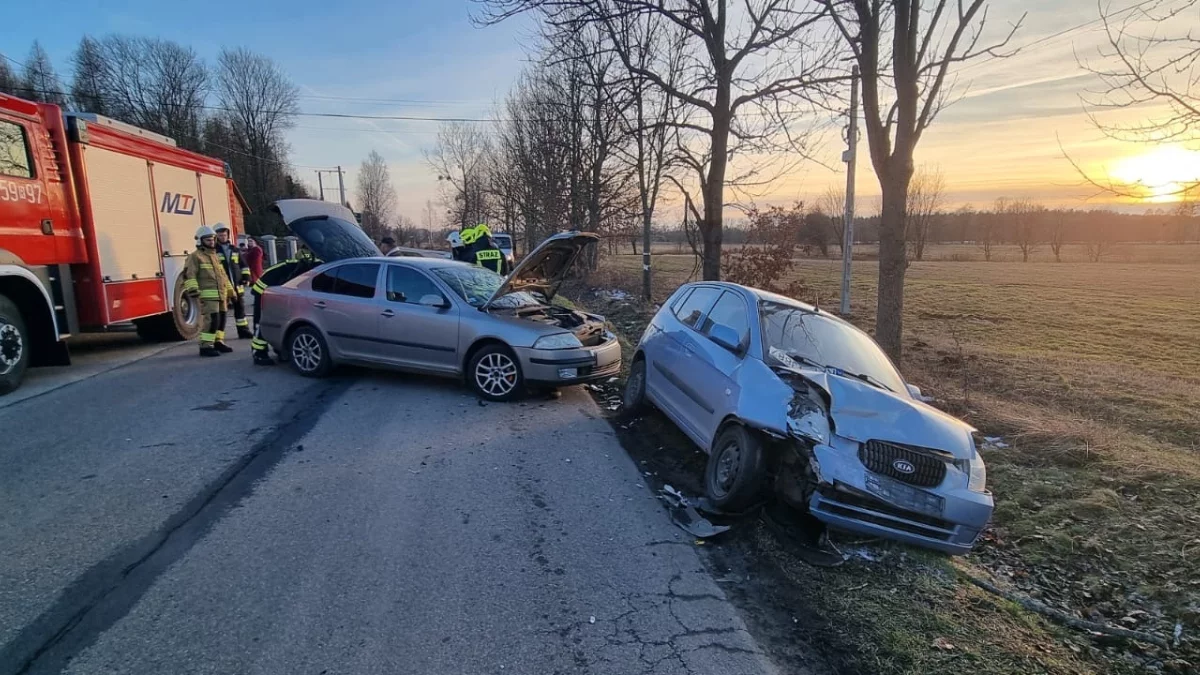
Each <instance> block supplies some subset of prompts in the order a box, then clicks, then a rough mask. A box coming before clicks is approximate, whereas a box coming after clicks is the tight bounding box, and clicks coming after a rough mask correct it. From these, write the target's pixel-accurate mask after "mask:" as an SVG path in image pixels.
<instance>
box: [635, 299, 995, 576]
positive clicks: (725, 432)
mask: <svg viewBox="0 0 1200 675" xmlns="http://www.w3.org/2000/svg"><path fill="white" fill-rule="evenodd" d="M919 397H920V390H918V389H917V388H916V387H913V386H912V385H909V384H907V383H906V382H905V381H904V378H903V377H902V376H901V375H900V372H899V371H898V370H897V369H896V367H895V366H894V365H893V364H892V362H891V360H890V359H888V357H887V355H886V354H884V352H883V350H882V349H880V348H879V345H877V344H876V343H875V341H874V340H872V339H871V337H870V336H869V335H867V334H866V333H864V332H862V331H861V330H859V329H858V328H855V327H854V326H853V325H851V324H849V323H847V322H846V321H843V320H842V319H839V318H838V317H835V316H833V315H831V314H829V313H827V312H823V311H820V310H818V309H817V308H815V307H812V306H810V305H806V304H804V303H800V302H797V301H795V300H792V299H790V298H785V297H782V296H779V295H775V294H773V293H768V292H766V291H760V290H757V289H753V288H746V287H745V286H739V285H737V284H730V283H716V282H702V283H694V284H686V285H684V286H682V287H680V288H679V290H678V291H676V292H675V294H674V295H673V296H672V297H671V298H670V300H668V301H667V303H666V304H665V305H663V307H662V309H661V310H659V312H658V314H657V315H656V316H655V317H654V320H653V321H652V322H651V323H650V325H649V326H647V328H646V330H645V332H644V333H643V335H642V339H641V342H640V344H639V345H638V347H637V351H636V353H635V356H634V361H633V364H632V366H631V367H630V375H629V379H628V380H627V383H626V390H625V406H626V408H628V409H630V410H631V411H632V410H637V409H638V408H640V407H643V406H645V404H646V403H651V404H653V405H654V406H655V407H657V408H659V409H661V410H662V412H663V413H664V414H666V416H667V417H669V418H670V419H671V420H672V421H673V422H674V423H675V424H676V425H677V426H678V427H679V428H680V429H681V430H682V431H683V432H684V433H685V434H687V436H688V437H690V438H691V439H692V440H693V441H694V442H695V443H696V445H698V446H699V447H700V448H701V449H702V450H704V451H705V452H707V453H708V455H709V457H708V467H707V470H706V473H705V488H706V491H707V492H708V494H709V497H711V498H712V500H713V501H714V502H715V503H716V504H717V505H718V506H720V507H722V508H726V509H729V510H739V509H741V508H744V507H746V506H749V505H750V504H752V503H754V502H756V501H758V500H760V499H762V497H763V493H764V491H765V490H768V489H769V490H772V491H773V492H774V494H775V495H777V496H778V497H779V498H780V499H782V500H783V501H784V502H786V503H790V504H792V505H793V506H796V507H797V508H799V509H802V510H807V511H808V512H809V513H811V514H812V515H813V516H815V517H816V518H817V519H819V520H821V521H823V522H825V523H826V524H828V525H830V526H833V527H837V528H841V529H845V530H851V531H855V532H861V533H866V534H870V535H876V536H883V537H888V538H891V539H897V540H902V541H906V542H909V543H912V544H917V545H920V546H925V547H928V548H933V549H937V550H941V551H946V552H949V553H965V552H967V551H969V550H970V548H971V546H972V544H974V542H975V539H976V537H977V536H978V535H979V533H980V531H981V530H983V528H984V527H985V526H986V525H987V522H988V519H989V518H990V517H991V514H992V506H993V504H992V495H991V493H989V492H988V491H987V487H986V482H987V475H986V472H985V468H984V464H983V459H982V458H981V457H980V456H979V453H978V451H977V450H976V443H975V438H974V434H975V429H973V428H972V427H971V426H970V425H968V424H966V423H965V422H962V421H960V420H958V419H955V418H954V417H951V416H949V415H947V414H945V413H943V412H941V411H939V410H937V409H935V408H933V407H931V406H928V405H926V404H925V403H923V402H921V401H920V400H919Z"/></svg>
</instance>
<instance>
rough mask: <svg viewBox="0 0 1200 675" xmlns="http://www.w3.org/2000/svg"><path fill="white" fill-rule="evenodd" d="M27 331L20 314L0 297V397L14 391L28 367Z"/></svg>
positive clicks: (9, 302) (10, 303) (28, 346)
mask: <svg viewBox="0 0 1200 675" xmlns="http://www.w3.org/2000/svg"><path fill="white" fill-rule="evenodd" d="M29 349H30V344H29V331H27V330H26V329H25V320H24V319H23V318H21V312H20V311H18V310H17V306H16V305H15V304H13V303H12V301H10V300H9V299H8V298H6V297H4V296H2V295H0V396H3V395H4V394H7V393H8V392H10V391H12V390H14V389H16V388H17V387H18V386H20V384H21V378H23V377H24V376H25V368H26V367H27V366H28V365H29Z"/></svg>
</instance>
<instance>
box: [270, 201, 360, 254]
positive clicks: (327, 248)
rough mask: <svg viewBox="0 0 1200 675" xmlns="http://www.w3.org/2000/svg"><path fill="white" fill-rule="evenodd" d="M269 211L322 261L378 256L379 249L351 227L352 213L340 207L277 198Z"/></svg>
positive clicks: (356, 226)
mask: <svg viewBox="0 0 1200 675" xmlns="http://www.w3.org/2000/svg"><path fill="white" fill-rule="evenodd" d="M272 208H273V210H274V211H276V212H277V213H278V214H279V215H280V216H281V217H282V218H283V222H284V224H285V225H287V228H288V230H289V231H290V232H291V233H292V234H294V235H296V237H297V238H299V239H300V241H302V242H304V243H305V244H306V245H307V246H308V249H309V250H310V251H312V252H313V255H315V256H316V257H317V258H319V259H320V260H321V261H323V262H333V261H335V260H345V259H346V258H369V257H371V256H377V255H379V248H378V247H377V246H375V244H373V243H371V239H370V237H368V236H367V235H366V234H364V233H363V231H362V228H360V227H359V226H358V225H357V224H355V218H354V212H353V211H351V210H350V209H348V208H346V207H345V206H342V205H341V204H335V203H334V202H323V201H320V200H317V199H281V200H279V201H277V202H275V204H274V205H273V206H272Z"/></svg>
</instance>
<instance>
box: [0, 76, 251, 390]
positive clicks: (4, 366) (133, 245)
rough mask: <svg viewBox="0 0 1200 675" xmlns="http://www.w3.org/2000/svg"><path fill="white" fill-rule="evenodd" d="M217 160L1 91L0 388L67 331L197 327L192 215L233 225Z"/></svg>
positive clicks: (236, 223) (234, 210)
mask: <svg viewBox="0 0 1200 675" xmlns="http://www.w3.org/2000/svg"><path fill="white" fill-rule="evenodd" d="M244 208H245V202H244V200H242V198H241V196H240V194H239V193H238V191H237V188H236V186H234V184H233V181H232V180H230V178H229V171H228V168H227V167H226V166H225V164H224V163H223V162H221V160H218V159H213V158H211V157H205V156H203V155H198V154H196V153H194V152H189V151H187V150H183V149H181V148H179V147H177V146H176V143H175V141H174V140H172V139H170V138H167V137H166V136H161V135H159V134H155V133H151V132H149V131H146V130H143V129H139V128H137V127H134V126H131V125H128V124H124V123H122V122H118V121H116V120H111V119H108V118H104V117H100V116H98V115H90V114H76V113H67V114H66V115H64V114H63V112H62V111H61V110H59V108H58V107H57V106H53V105H48V104H42V103H32V102H30V101H25V100H22V99H19V98H13V97H11V96H6V95H4V94H0V395H2V394H5V393H8V392H10V391H12V390H13V389H16V388H17V387H18V386H19V385H20V383H21V378H22V376H23V375H24V373H25V370H26V368H27V367H29V366H39V365H65V364H67V363H69V361H70V357H69V353H68V351H67V339H68V338H69V337H70V336H71V335H73V334H75V333H78V332H80V331H89V330H103V329H106V328H108V327H110V326H113V325H115V324H127V323H130V322H132V323H133V324H135V325H136V326H137V330H138V333H139V334H141V335H142V336H143V337H146V338H148V339H159V340H183V339H189V338H192V337H195V335H196V334H197V333H198V332H199V324H200V317H199V312H198V307H197V305H196V304H195V303H193V302H191V301H190V300H189V299H188V298H187V297H185V296H184V295H183V292H182V282H181V281H180V278H179V277H180V272H181V271H182V270H183V265H184V260H185V259H186V257H187V255H188V253H190V252H191V251H192V250H193V249H194V248H195V233H196V229H197V228H198V227H200V226H201V225H210V226H212V225H216V224H217V223H225V224H227V225H230V226H231V227H232V228H233V230H234V234H235V235H236V233H237V232H238V231H239V230H241V225H242V218H243V212H244V211H243V209H244Z"/></svg>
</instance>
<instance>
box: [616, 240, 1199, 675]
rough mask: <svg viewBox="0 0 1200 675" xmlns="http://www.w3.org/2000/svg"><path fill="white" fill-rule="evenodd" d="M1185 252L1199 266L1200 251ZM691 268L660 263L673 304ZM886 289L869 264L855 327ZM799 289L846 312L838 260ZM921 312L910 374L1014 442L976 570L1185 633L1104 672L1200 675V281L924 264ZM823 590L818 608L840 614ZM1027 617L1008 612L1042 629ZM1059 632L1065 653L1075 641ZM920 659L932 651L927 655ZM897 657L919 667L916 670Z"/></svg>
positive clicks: (1072, 604)
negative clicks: (1178, 641)
mask: <svg viewBox="0 0 1200 675" xmlns="http://www.w3.org/2000/svg"><path fill="white" fill-rule="evenodd" d="M1183 248H1185V249H1188V251H1187V252H1188V254H1189V255H1190V256H1191V259H1190V260H1188V262H1192V263H1194V262H1195V261H1196V259H1197V258H1196V256H1195V253H1196V249H1195V247H1190V246H1189V247H1183ZM1160 253H1161V252H1160ZM692 266H693V263H692V259H691V257H690V256H658V257H657V258H656V259H655V270H656V276H655V296H656V299H658V300H662V299H663V298H665V297H666V296H667V295H669V293H670V292H671V291H672V290H673V289H674V288H675V287H677V285H678V284H679V283H681V282H682V281H685V280H686V277H687V275H688V273H690V272H691V270H692ZM639 269H640V258H634V257H632V256H615V257H611V258H608V259H607V260H606V263H605V270H602V271H601V273H600V276H601V278H598V279H594V281H599V282H600V284H597V283H593V285H601V284H604V285H608V286H619V285H625V284H623V283H622V280H636V279H637V278H638V277H637V276H635V274H636V272H637V271H638V270H639ZM876 274H877V268H876V265H875V264H874V263H872V262H867V261H863V262H857V261H856V267H855V275H854V278H853V285H852V298H853V299H854V302H853V305H852V317H851V318H852V319H853V320H855V321H856V323H858V324H859V325H861V326H863V327H864V328H866V329H868V330H870V329H871V328H872V327H873V326H872V323H873V314H874V298H875V275H876ZM604 275H607V277H606V278H605V277H604ZM793 275H794V277H795V278H797V279H799V280H801V281H802V282H804V283H805V285H806V286H807V287H808V288H809V289H810V296H809V297H805V298H801V299H803V300H806V301H809V302H812V301H814V300H819V301H820V304H821V305H822V306H825V307H827V308H833V307H835V306H836V302H837V297H838V295H837V293H838V287H839V283H840V262H839V261H832V260H830V261H824V260H817V261H814V260H797V261H796V264H795V268H794V271H793ZM633 284H634V285H635V288H636V281H634V282H633ZM635 288H633V289H630V290H635ZM905 299H906V306H905V338H906V340H905V344H906V353H905V359H904V363H903V364H902V366H903V368H902V370H904V371H905V374H906V375H907V376H908V377H909V378H910V379H911V380H913V381H914V382H916V383H917V384H919V385H921V386H922V388H924V389H926V391H927V392H932V393H934V394H935V395H937V396H938V398H939V400H940V403H939V405H942V406H943V407H945V408H947V409H949V410H950V411H951V412H954V413H955V414H958V415H961V416H963V417H964V418H966V419H968V420H969V421H971V422H972V423H973V424H975V425H976V426H978V427H980V428H981V429H983V430H984V431H985V432H988V433H994V434H1000V435H1003V436H1004V437H1005V440H1006V441H1007V442H1008V443H1010V444H1011V447H1009V448H1007V449H1004V450H992V451H989V452H987V453H985V456H986V458H987V460H988V464H989V473H990V484H991V487H992V489H993V491H994V492H995V493H996V498H997V510H996V513H995V517H994V519H993V522H994V528H993V529H992V530H991V531H989V532H988V533H987V535H986V536H985V541H984V542H983V543H982V544H981V545H980V546H979V547H978V549H977V551H976V552H975V553H974V554H972V555H971V556H969V557H968V558H966V559H965V560H964V561H962V562H963V564H965V565H967V566H968V567H970V568H971V569H974V570H975V572H976V573H981V574H982V573H989V574H992V575H994V576H996V577H998V578H999V579H1000V582H1001V583H1002V584H1004V585H1008V586H1010V587H1015V588H1017V589H1018V590H1020V591H1023V592H1026V593H1029V594H1030V595H1033V596H1035V597H1038V598H1039V599H1041V600H1042V601H1043V602H1046V603H1047V604H1050V605H1052V606H1056V607H1059V608H1060V609H1064V610H1066V611H1069V612H1073V613H1075V614H1077V615H1079V616H1081V617H1084V618H1092V619H1097V620H1101V621H1106V622H1111V623H1117V624H1120V625H1122V626H1125V627H1133V628H1138V629H1141V630H1152V631H1156V632H1158V633H1159V634H1162V635H1165V636H1166V637H1167V638H1168V639H1170V637H1171V633H1172V631H1173V628H1174V627H1175V625H1176V623H1177V622H1178V623H1179V624H1180V625H1181V626H1182V627H1183V633H1184V643H1183V644H1182V645H1181V646H1180V647H1179V649H1178V650H1177V651H1176V652H1175V653H1173V654H1155V653H1154V652H1153V650H1150V651H1149V652H1139V653H1138V654H1137V659H1140V660H1130V659H1131V657H1130V656H1129V655H1128V650H1129V646H1128V645H1120V644H1115V645H1106V644H1103V643H1096V644H1089V645H1086V649H1085V651H1084V653H1083V655H1084V656H1085V657H1089V659H1090V660H1092V662H1093V663H1094V664H1096V665H1095V666H1094V667H1096V668H1098V669H1104V670H1110V671H1113V672H1125V671H1132V670H1136V669H1138V668H1140V667H1143V666H1145V665H1147V664H1150V665H1160V666H1162V667H1163V668H1164V669H1166V670H1168V671H1172V672H1196V671H1195V670H1193V669H1200V656H1198V653H1197V652H1198V650H1197V642H1196V641H1195V637H1196V636H1197V634H1200V516H1198V515H1197V514H1200V447H1198V444H1200V268H1197V267H1196V266H1195V265H1194V264H1193V265H1184V264H1153V263H1133V264H1120V263H1103V264H1091V263H1063V264H1055V263H1052V262H1051V263H1028V264H1023V263H1020V262H1013V263H1002V262H994V263H990V264H987V263H978V264H962V263H956V262H919V263H917V262H914V263H913V264H912V266H911V267H910V269H909V272H908V284H907V289H906V298H905ZM868 588H869V587H868ZM864 592H865V593H869V591H864ZM814 593H815V594H814V601H815V602H817V603H818V604H823V603H831V602H832V601H831V600H828V599H823V598H822V597H821V596H820V594H819V593H816V592H814ZM939 597H941V600H939V601H938V602H937V603H935V606H934V607H933V609H930V607H929V606H923V607H922V608H920V609H919V611H920V612H929V611H933V612H934V613H935V614H942V615H944V616H945V618H946V620H947V621H950V622H952V623H953V622H955V621H965V622H967V623H968V624H971V623H977V624H978V625H976V626H975V628H977V629H979V630H990V629H991V627H990V626H989V625H988V624H987V622H988V621H991V622H994V621H995V620H996V619H995V616H993V615H994V614H995V613H993V612H984V613H980V612H978V611H974V610H972V611H966V610H965V609H964V608H963V607H961V606H959V605H957V604H956V601H955V600H954V598H955V597H958V598H963V597H970V598H974V599H973V600H972V602H973V603H975V604H976V605H977V604H978V600H979V598H978V597H977V596H976V595H973V594H963V593H958V594H954V593H942V594H941V596H939ZM869 604H870V603H868V606H869ZM1002 604H1003V603H1000V604H998V605H997V606H998V607H999V606H1001V605H1002ZM825 609H827V610H828V611H830V612H832V613H834V614H837V613H838V612H839V611H842V610H839V609H838V607H837V606H836V604H830V605H829V606H827V607H825ZM846 611H848V612H852V611H853V610H852V608H848V609H846ZM914 611H917V609H916V608H914ZM1142 612H1145V613H1144V614H1143V613H1142ZM1001 614H1005V613H1003V612H1002V613H1001ZM1021 614H1022V612H1020V611H1019V610H1013V611H1012V612H1011V613H1009V614H1005V615H1011V616H1012V617H1013V618H1012V620H1013V621H1015V622H1018V623H1022V622H1024V623H1028V621H1029V619H1028V618H1027V617H1026V618H1019V615H1021ZM982 617H990V618H988V619H987V621H984V620H983V618H982ZM848 620H849V618H848ZM854 621H856V622H857V623H856V624H855V625H859V626H860V629H859V630H858V634H857V636H856V637H857V638H858V639H876V638H879V637H881V636H882V635H883V633H884V632H888V631H894V630H895V628H894V626H892V625H891V620H890V619H889V620H888V621H882V620H879V621H874V620H863V619H861V617H860V618H855V619H854ZM1024 623H1022V626H1024ZM1028 628H1029V627H1028V626H1024V627H1021V628H1019V629H1016V628H1014V629H1013V631H1011V632H1012V634H1013V635H1025V634H1026V632H1027V629H1028ZM946 630H949V629H946ZM1045 630H1048V629H1047V628H1045V627H1044V626H1043V636H1044V637H1045V640H1046V641H1047V644H1050V645H1054V647H1053V649H1056V650H1057V649H1061V648H1062V646H1063V642H1062V640H1061V637H1056V635H1058V633H1056V632H1054V631H1051V632H1048V633H1047V632H1044V631H1045ZM873 631H874V632H873ZM1003 632H1004V631H1001V633H1003ZM1189 638H1190V639H1189ZM888 639H889V640H892V641H894V640H896V638H895V637H894V636H893V637H890V638H888ZM914 639H915V638H914ZM1022 639H1025V638H1022ZM902 643H903V640H899V642H897V643H896V644H902ZM917 643H920V644H917ZM914 644H917V646H916V647H914V649H918V650H924V651H927V647H926V645H927V641H925V642H922V641H921V640H916V642H914ZM1071 644H1072V645H1074V643H1071ZM1010 646H1011V648H1012V649H1014V650H1015V649H1017V648H1018V645H1016V644H1015V643H1014V644H1013V645H1010ZM1072 649H1076V650H1078V649H1079V646H1078V645H1075V646H1072ZM1133 651H1139V650H1137V649H1135V650H1133ZM889 658H891V657H889ZM895 658H896V659H897V663H901V662H903V663H909V664H910V666H911V665H912V663H913V658H915V657H913V658H909V657H903V656H896V657H895ZM1180 658H1184V659H1187V661H1180V660H1179V659H1180ZM1070 661H1071V659H1066V660H1064V661H1061V664H1063V665H1065V664H1066V663H1069V662H1070ZM884 670H888V669H884ZM904 670H905V669H904V668H900V669H898V670H895V671H894V672H903V671H904ZM1047 670H1050V671H1058V672H1068V671H1071V670H1073V667H1072V666H1066V667H1062V668H1055V667H1049V668H1047Z"/></svg>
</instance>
